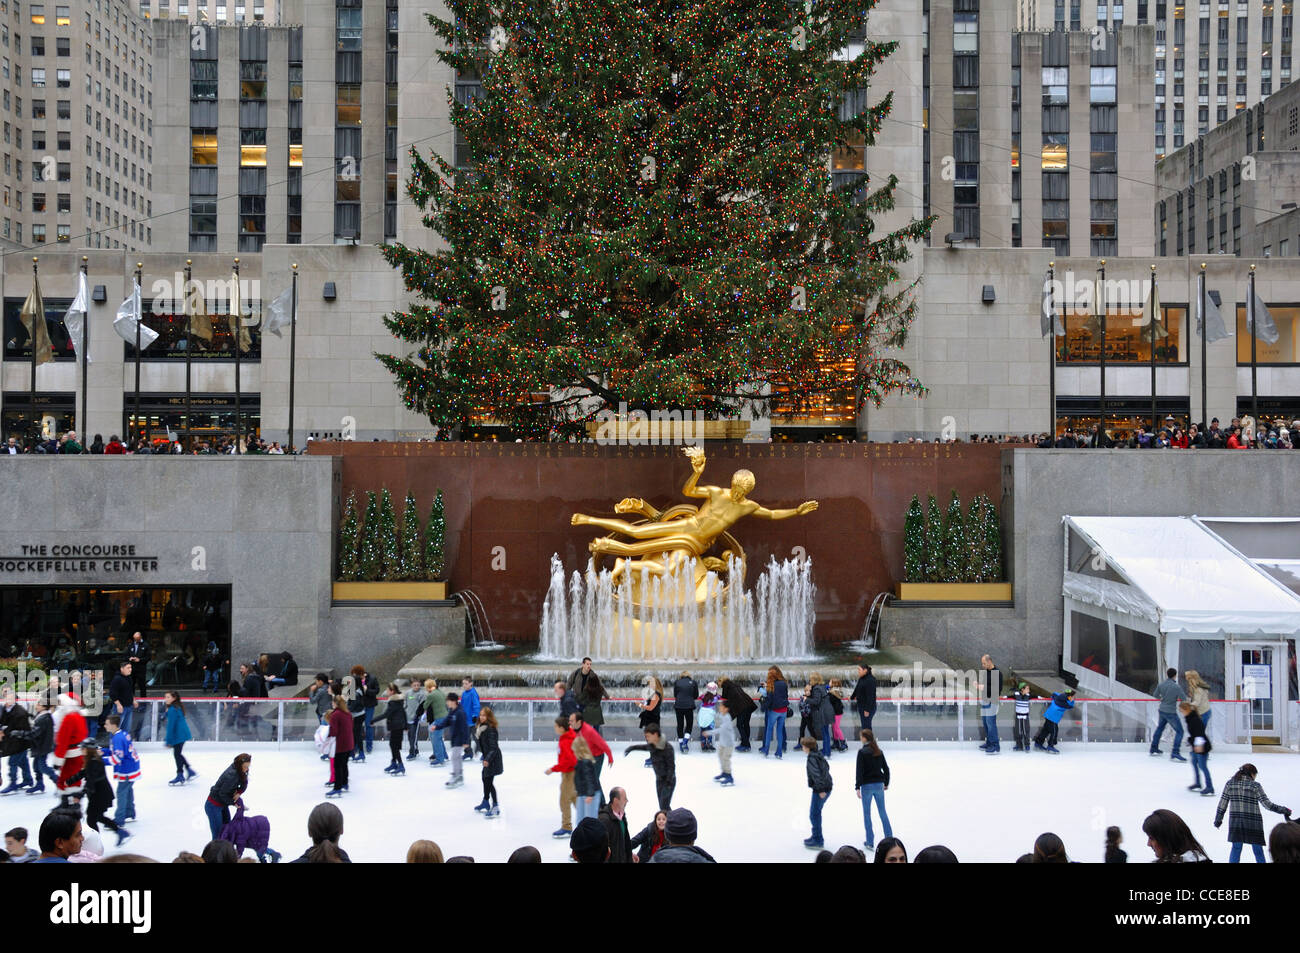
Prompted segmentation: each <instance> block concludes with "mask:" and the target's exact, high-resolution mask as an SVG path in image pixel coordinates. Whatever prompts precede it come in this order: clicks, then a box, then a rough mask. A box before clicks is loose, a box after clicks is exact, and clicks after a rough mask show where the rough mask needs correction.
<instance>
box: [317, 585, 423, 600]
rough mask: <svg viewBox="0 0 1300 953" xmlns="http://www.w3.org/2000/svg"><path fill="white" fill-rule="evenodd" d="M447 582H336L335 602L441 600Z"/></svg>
mask: <svg viewBox="0 0 1300 953" xmlns="http://www.w3.org/2000/svg"><path fill="white" fill-rule="evenodd" d="M446 598H447V584H446V583H445V582H336V583H334V601H335V602H441V601H443V600H445V599H446Z"/></svg>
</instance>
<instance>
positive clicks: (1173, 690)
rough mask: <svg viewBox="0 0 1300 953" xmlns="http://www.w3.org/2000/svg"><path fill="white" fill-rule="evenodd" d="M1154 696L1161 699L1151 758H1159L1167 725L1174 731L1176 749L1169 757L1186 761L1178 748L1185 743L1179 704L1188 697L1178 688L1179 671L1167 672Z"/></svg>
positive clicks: (1172, 669)
mask: <svg viewBox="0 0 1300 953" xmlns="http://www.w3.org/2000/svg"><path fill="white" fill-rule="evenodd" d="M1153 694H1154V695H1155V696H1156V697H1157V698H1159V699H1160V709H1159V719H1158V720H1157V722H1156V730H1155V734H1153V735H1152V736H1151V757H1153V758H1154V757H1157V756H1159V755H1161V754H1163V752H1162V751H1161V750H1160V738H1161V736H1162V735H1163V734H1164V733H1165V725H1168V726H1169V727H1171V728H1173V729H1174V747H1173V750H1172V751H1171V752H1170V754H1169V757H1170V759H1172V760H1174V761H1186V760H1187V759H1186V758H1184V757H1183V756H1182V755H1181V754H1179V753H1178V748H1179V747H1180V746H1181V745H1182V743H1183V724H1182V722H1181V721H1180V720H1179V718H1178V703H1179V702H1181V701H1186V700H1187V696H1185V695H1184V694H1183V690H1182V689H1181V688H1179V687H1178V669H1176V668H1171V669H1169V670H1167V671H1166V672H1165V680H1164V681H1163V682H1161V683H1160V684H1159V685H1157V686H1156V687H1155V691H1154V692H1153Z"/></svg>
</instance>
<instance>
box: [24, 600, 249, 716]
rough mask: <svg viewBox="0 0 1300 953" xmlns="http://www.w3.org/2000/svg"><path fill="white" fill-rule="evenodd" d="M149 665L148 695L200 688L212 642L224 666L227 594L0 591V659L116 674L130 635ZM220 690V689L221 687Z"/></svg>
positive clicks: (227, 642) (227, 632)
mask: <svg viewBox="0 0 1300 953" xmlns="http://www.w3.org/2000/svg"><path fill="white" fill-rule="evenodd" d="M133 632H140V633H142V634H143V635H144V638H145V641H146V642H148V643H149V649H150V652H151V653H152V655H153V658H152V659H151V660H150V661H149V662H148V663H147V665H148V667H147V670H146V673H145V675H146V678H147V679H149V680H150V684H151V686H152V687H153V689H154V691H155V692H157V691H159V690H162V689H165V688H175V687H185V686H199V685H202V684H203V655H204V652H205V651H206V649H207V644H208V643H209V642H216V643H217V648H218V649H219V650H220V651H221V653H222V657H223V659H224V660H225V661H226V663H227V667H226V669H225V670H223V672H222V676H223V679H227V680H228V679H229V677H230V672H229V661H230V587H229V586H193V587H189V588H175V589H165V588H115V589H101V588H96V587H88V586H87V587H71V588H51V587H46V586H3V587H0V655H3V656H5V657H8V658H37V659H40V660H41V661H42V662H44V663H45V664H46V665H47V667H49V668H53V669H56V670H63V669H80V670H82V671H105V672H109V671H112V672H116V670H117V665H118V663H120V662H121V661H122V660H123V659H124V658H125V654H124V652H125V649H126V647H127V644H128V643H129V642H130V641H131V633H133ZM222 684H223V685H224V684H225V682H224V681H223V682H222Z"/></svg>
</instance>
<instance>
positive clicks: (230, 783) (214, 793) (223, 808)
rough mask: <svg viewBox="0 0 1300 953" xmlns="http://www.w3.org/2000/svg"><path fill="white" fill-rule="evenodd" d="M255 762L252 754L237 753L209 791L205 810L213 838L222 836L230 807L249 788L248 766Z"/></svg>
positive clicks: (237, 801)
mask: <svg viewBox="0 0 1300 953" xmlns="http://www.w3.org/2000/svg"><path fill="white" fill-rule="evenodd" d="M252 763H253V756H252V755H251V754H244V753H241V754H237V755H235V760H234V761H232V762H230V767H228V768H226V770H225V771H222V772H221V777H219V778H217V783H216V784H214V785H212V788H211V789H210V790H209V791H208V799H207V800H206V801H204V802H203V811H204V813H205V814H207V816H208V827H209V828H210V829H211V831H212V839H213V840H217V839H218V838H219V837H220V836H221V829H222V828H223V827H225V826H226V825H227V824H229V823H230V809H231V807H233V806H234V805H236V804H238V803H239V802H240V800H241V796H242V795H243V793H244V792H245V791H247V790H248V767H249V765H250V764H252Z"/></svg>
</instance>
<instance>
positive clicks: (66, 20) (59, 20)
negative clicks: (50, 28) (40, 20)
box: [54, 7, 72, 26]
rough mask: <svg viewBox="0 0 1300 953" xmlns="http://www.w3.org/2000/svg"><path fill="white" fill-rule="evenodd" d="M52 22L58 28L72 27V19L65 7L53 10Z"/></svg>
mask: <svg viewBox="0 0 1300 953" xmlns="http://www.w3.org/2000/svg"><path fill="white" fill-rule="evenodd" d="M54 22H55V24H57V25H58V26H71V25H72V17H71V16H70V15H69V13H68V8H67V7H55V8H54Z"/></svg>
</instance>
